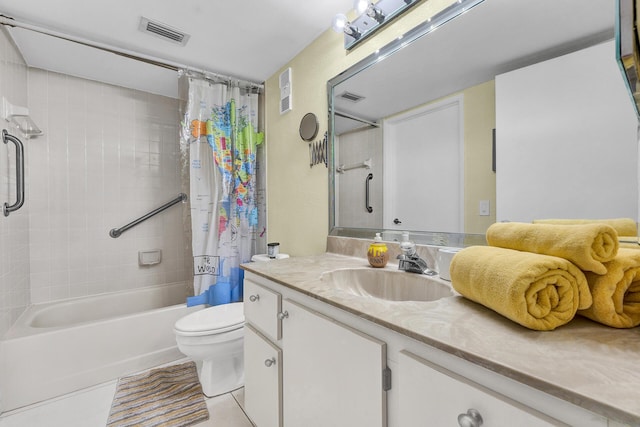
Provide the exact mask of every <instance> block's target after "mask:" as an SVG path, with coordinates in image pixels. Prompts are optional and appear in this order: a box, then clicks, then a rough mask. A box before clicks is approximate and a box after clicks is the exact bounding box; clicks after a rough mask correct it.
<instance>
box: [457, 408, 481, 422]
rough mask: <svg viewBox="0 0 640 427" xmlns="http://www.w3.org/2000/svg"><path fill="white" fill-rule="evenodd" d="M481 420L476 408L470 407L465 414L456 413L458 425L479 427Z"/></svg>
mask: <svg viewBox="0 0 640 427" xmlns="http://www.w3.org/2000/svg"><path fill="white" fill-rule="evenodd" d="M482 422H483V420H482V415H480V412H478V410H477V409H473V408H472V409H469V410H468V411H467V413H466V414H460V415H458V425H459V426H460V427H480V426H481V425H482Z"/></svg>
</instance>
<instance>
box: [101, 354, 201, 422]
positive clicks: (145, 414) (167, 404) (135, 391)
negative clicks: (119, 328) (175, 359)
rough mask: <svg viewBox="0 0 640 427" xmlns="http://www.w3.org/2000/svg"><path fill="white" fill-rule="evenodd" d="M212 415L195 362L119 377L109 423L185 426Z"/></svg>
mask: <svg viewBox="0 0 640 427" xmlns="http://www.w3.org/2000/svg"><path fill="white" fill-rule="evenodd" d="M207 419H209V411H208V410H207V405H206V404H205V402H204V398H203V395H202V387H201V386H200V382H199V381H198V373H197V371H196V365H195V363H194V362H187V363H182V364H180V365H171V366H167V367H164V368H158V369H153V370H151V371H148V372H144V373H142V374H138V375H132V376H129V377H123V378H120V379H119V380H118V385H117V387H116V393H115V395H114V397H113V404H112V405H111V412H110V413H109V419H108V420H107V427H127V426H132V427H133V426H136V427H153V426H162V427H184V426H189V425H192V424H195V423H199V422H202V421H205V420H207Z"/></svg>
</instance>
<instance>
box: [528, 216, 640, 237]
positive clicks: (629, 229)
mask: <svg viewBox="0 0 640 427" xmlns="http://www.w3.org/2000/svg"><path fill="white" fill-rule="evenodd" d="M533 223H534V224H559V225H571V224H607V225H610V226H612V227H613V228H615V229H616V232H617V233H618V235H620V236H637V235H638V224H636V221H635V220H634V219H632V218H612V219H535V220H533Z"/></svg>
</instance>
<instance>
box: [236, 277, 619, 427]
mask: <svg viewBox="0 0 640 427" xmlns="http://www.w3.org/2000/svg"><path fill="white" fill-rule="evenodd" d="M244 286H245V294H244V295H245V296H244V301H245V318H246V322H247V323H246V326H247V327H246V334H245V374H246V376H245V410H246V412H247V414H248V415H249V417H250V418H251V419H252V421H253V422H254V423H255V424H256V426H257V427H271V426H278V427H298V426H304V427H326V426H332V427H334V426H335V427H341V426H345V427H360V426H363V427H385V426H387V425H388V426H389V427H413V426H459V425H462V426H463V427H473V426H474V425H479V424H474V420H473V417H472V416H471V415H469V416H466V417H462V424H459V422H458V416H459V415H461V414H467V412H468V411H469V410H470V409H475V410H478V411H479V412H480V416H482V417H483V420H484V422H483V424H482V425H483V426H486V427H502V426H527V427H537V426H578V425H579V426H581V427H622V426H624V425H623V424H618V423H615V422H613V421H610V420H607V419H606V417H603V416H601V415H597V414H594V413H592V412H590V411H588V410H585V409H583V408H580V407H578V406H575V405H573V404H571V403H569V402H566V401H564V400H561V399H559V398H557V397H554V396H551V395H549V394H546V393H544V392H542V391H540V390H536V389H533V388H531V387H529V386H527V385H525V384H522V383H519V382H517V381H515V380H512V379H509V378H507V377H504V376H502V375H499V374H497V373H495V372H492V371H490V370H487V369H485V368H482V367H480V366H478V365H475V364H473V363H470V362H468V361H466V360H463V359H461V358H459V357H456V356H454V355H452V354H450V353H448V352H445V351H442V350H439V349H437V348H434V347H432V346H429V345H427V344H425V343H422V342H420V341H417V340H415V339H412V338H409V337H408V336H406V335H403V334H401V333H398V332H395V331H392V330H391V329H388V328H385V327H383V326H381V325H378V324H375V323H373V322H371V321H368V320H366V319H364V318H363V317H360V316H358V315H356V314H353V313H350V312H348V311H346V310H342V309H340V308H338V307H336V306H334V305H331V304H328V303H325V302H323V301H321V300H319V299H317V298H314V297H313V296H310V295H306V294H304V293H302V292H298V291H296V290H294V289H292V288H290V287H287V286H284V285H280V284H278V283H276V282H274V281H271V280H268V279H266V278H264V277H261V276H258V275H256V274H253V273H250V272H247V273H246V274H245V281H244ZM252 297H254V298H252ZM387 366H389V367H390V368H391V370H392V371H393V372H391V371H390V370H389V369H388V368H387ZM389 387H390V388H389ZM385 390H387V391H385ZM625 427H626V426H625Z"/></svg>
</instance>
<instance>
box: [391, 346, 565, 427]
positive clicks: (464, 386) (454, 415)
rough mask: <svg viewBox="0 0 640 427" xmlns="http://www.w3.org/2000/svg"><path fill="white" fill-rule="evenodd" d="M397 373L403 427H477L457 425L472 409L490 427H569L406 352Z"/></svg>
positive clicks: (401, 356) (396, 385)
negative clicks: (460, 417) (459, 417)
mask: <svg viewBox="0 0 640 427" xmlns="http://www.w3.org/2000/svg"><path fill="white" fill-rule="evenodd" d="M395 371H396V378H395V380H396V382H395V384H394V387H397V391H398V400H399V405H398V409H399V410H398V421H399V425H400V426H402V427H413V426H415V427H418V426H420V427H424V426H458V425H460V426H471V425H475V424H474V423H473V421H471V419H469V418H467V423H466V424H465V423H464V421H462V422H461V423H459V421H458V416H459V415H460V414H468V411H469V410H470V409H475V410H476V411H478V413H479V414H480V415H481V417H482V419H483V423H482V424H478V425H484V426H489V427H490V426H496V427H497V426H527V427H549V426H567V424H564V423H561V422H559V421H557V420H554V419H552V418H550V417H548V416H546V415H544V414H542V413H540V412H537V411H535V410H533V409H531V408H528V407H526V406H524V405H522V404H520V403H518V402H515V401H513V400H511V399H509V398H507V397H505V396H502V395H500V394H498V393H495V392H493V391H491V390H489V389H487V388H485V387H483V386H481V385H479V384H476V383H474V382H472V381H470V380H468V379H466V378H464V377H462V376H460V375H457V374H455V373H453V372H451V371H448V370H446V369H444V368H442V367H439V366H437V365H435V364H432V363H430V362H428V361H426V360H424V359H421V358H420V357H418V356H415V355H413V354H411V353H409V352H406V351H401V352H400V356H399V358H398V368H397V369H396V370H395ZM468 416H469V415H467V417H468Z"/></svg>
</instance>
